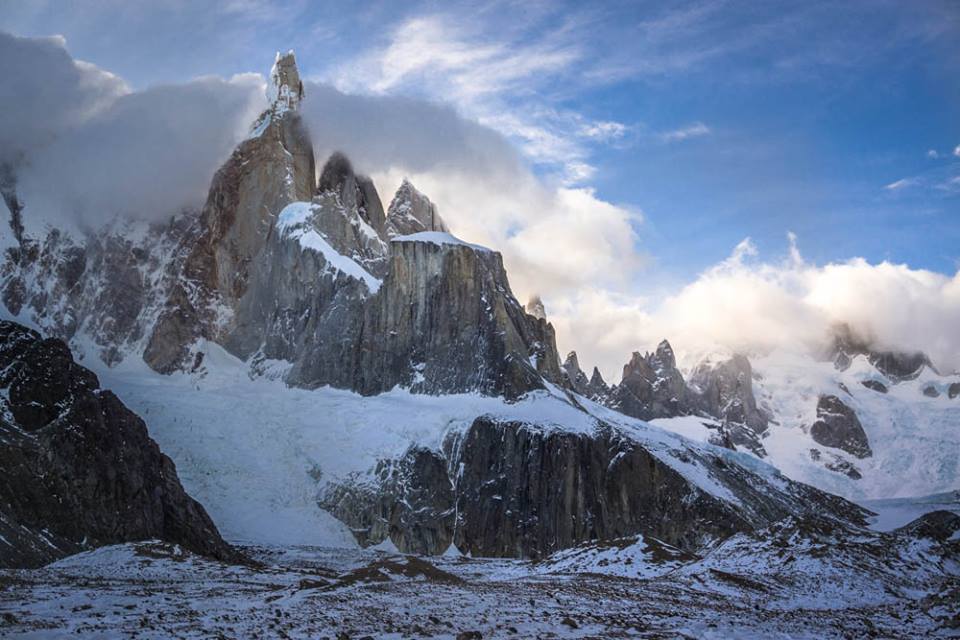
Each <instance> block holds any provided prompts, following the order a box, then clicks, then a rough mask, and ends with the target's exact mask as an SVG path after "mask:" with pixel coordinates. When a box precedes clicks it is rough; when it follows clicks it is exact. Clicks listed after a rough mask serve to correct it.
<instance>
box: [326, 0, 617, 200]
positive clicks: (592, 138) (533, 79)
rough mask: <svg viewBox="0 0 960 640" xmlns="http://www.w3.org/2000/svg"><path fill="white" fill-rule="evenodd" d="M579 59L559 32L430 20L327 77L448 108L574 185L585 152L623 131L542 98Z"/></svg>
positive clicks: (584, 168) (585, 164) (586, 170)
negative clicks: (507, 140) (522, 31)
mask: <svg viewBox="0 0 960 640" xmlns="http://www.w3.org/2000/svg"><path fill="white" fill-rule="evenodd" d="M582 57H583V56H582V52H581V48H580V45H579V43H578V40H576V39H575V38H572V37H571V34H570V33H569V32H568V31H567V30H564V29H556V30H553V31H550V30H543V31H541V32H538V33H536V34H535V35H534V36H531V35H530V34H518V33H516V32H514V31H510V30H507V31H501V32H499V33H497V35H495V36H491V35H490V33H489V31H486V32H483V31H482V30H481V29H480V28H479V26H478V27H477V28H471V27H468V26H465V25H464V23H463V21H462V20H455V19H452V18H449V17H447V16H444V15H441V14H434V15H426V16H420V17H416V18H411V19H407V20H405V21H403V22H401V23H400V24H399V25H398V26H397V27H396V28H394V29H393V30H392V31H390V32H389V35H388V40H387V43H386V44H385V45H384V46H383V47H380V48H377V49H374V50H371V51H367V52H364V53H362V54H361V55H360V56H358V57H357V58H355V59H354V60H351V61H348V62H346V63H343V64H340V65H339V66H337V67H336V68H335V69H333V70H332V71H331V72H330V74H329V75H330V79H331V81H332V82H333V84H334V85H335V86H336V87H337V88H339V89H341V90H343V91H346V92H354V93H357V92H373V93H375V94H381V95H384V94H404V93H406V94H414V95H423V96H426V97H428V98H430V99H432V100H438V101H441V102H444V103H448V104H452V105H454V106H455V108H456V109H457V110H458V111H459V112H460V113H462V114H464V115H465V116H467V117H469V118H472V119H475V120H476V121H478V122H480V123H482V124H484V125H487V126H489V127H491V128H493V129H495V130H497V131H498V132H500V133H502V134H503V135H505V136H507V137H508V138H510V139H511V140H512V141H514V142H515V143H516V144H518V145H519V147H520V149H521V150H522V151H523V153H524V155H525V156H526V157H527V158H528V159H529V160H530V161H532V162H534V163H536V164H539V165H545V166H546V167H547V169H548V170H552V171H551V172H552V173H553V174H554V175H555V176H556V177H557V178H559V179H560V180H562V181H563V182H564V183H566V184H569V185H573V184H578V183H582V182H583V181H584V180H586V179H588V178H589V177H590V176H591V175H593V172H594V169H593V167H592V166H591V164H590V162H589V155H590V149H589V144H601V143H608V142H611V141H614V140H617V139H620V138H622V137H623V136H624V134H625V133H626V131H627V127H626V125H623V124H622V123H618V122H613V121H609V120H593V119H590V118H587V117H585V116H584V115H582V114H580V113H577V112H574V111H570V110H565V111H560V110H557V109H554V108H552V107H550V106H548V105H549V104H550V101H549V100H548V99H547V98H545V97H544V94H547V93H550V92H554V91H556V86H557V84H558V80H559V81H560V83H559V84H566V83H570V82H573V81H574V79H575V78H576V68H577V66H578V65H579V64H581V63H582Z"/></svg>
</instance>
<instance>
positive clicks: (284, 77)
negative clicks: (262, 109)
mask: <svg viewBox="0 0 960 640" xmlns="http://www.w3.org/2000/svg"><path fill="white" fill-rule="evenodd" d="M267 99H268V100H269V101H270V104H271V106H272V107H273V108H274V111H276V112H278V113H282V112H283V111H287V110H289V109H296V108H297V107H299V106H300V101H301V100H302V99H303V81H301V80H300V72H299V71H298V70H297V59H296V58H295V57H294V55H293V50H292V49H291V50H290V51H287V52H286V53H284V54H281V53H280V52H279V51H277V57H276V59H275V60H274V63H273V68H272V69H270V84H269V85H268V86H267Z"/></svg>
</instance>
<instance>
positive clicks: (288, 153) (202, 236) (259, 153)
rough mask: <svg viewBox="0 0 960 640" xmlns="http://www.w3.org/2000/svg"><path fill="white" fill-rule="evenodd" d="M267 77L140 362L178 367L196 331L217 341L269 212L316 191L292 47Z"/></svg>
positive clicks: (242, 289) (270, 222) (259, 247)
mask: <svg viewBox="0 0 960 640" xmlns="http://www.w3.org/2000/svg"><path fill="white" fill-rule="evenodd" d="M270 80H271V82H270V86H269V87H268V90H267V97H268V98H270V100H271V102H270V105H269V106H268V107H267V109H266V110H265V111H264V112H263V113H262V114H261V115H260V117H259V118H258V119H257V121H256V122H255V123H254V126H253V129H252V131H251V134H250V137H249V138H247V139H246V140H244V141H243V142H242V143H240V145H239V146H238V147H237V148H236V149H235V150H234V152H233V155H231V156H230V159H228V160H227V161H226V163H224V165H223V166H222V167H220V170H219V171H217V173H216V175H215V176H214V178H213V182H212V184H211V185H210V192H209V195H208V196H207V202H206V204H205V205H204V207H203V211H202V212H201V216H200V226H199V229H198V230H197V234H198V237H197V238H196V241H195V243H194V245H193V248H192V250H191V251H190V253H189V255H188V257H187V259H186V261H185V263H184V266H183V274H182V277H181V282H180V283H178V284H177V285H176V286H174V287H173V289H172V291H171V293H170V295H169V298H168V300H167V303H166V305H165V307H164V311H163V312H162V314H161V316H160V318H159V319H158V321H157V323H156V325H155V326H154V329H153V333H152V335H151V336H150V339H149V342H148V344H147V347H146V350H145V351H144V356H143V357H144V360H145V361H146V362H147V364H149V365H150V366H151V367H152V368H153V369H155V370H157V371H160V372H162V373H167V372H171V371H174V370H177V369H180V368H184V367H185V366H186V365H187V364H188V363H189V361H190V359H191V358H192V357H193V356H191V353H190V345H191V344H192V343H193V342H194V341H195V340H196V339H197V338H206V339H210V340H216V341H220V340H219V339H220V338H221V337H222V335H223V334H224V333H225V332H226V331H228V330H229V324H230V320H231V318H233V317H234V315H235V311H236V307H237V303H238V301H239V300H240V299H241V298H242V297H243V295H244V294H245V293H246V291H247V288H248V286H249V282H250V278H251V265H252V264H253V263H254V261H255V260H256V258H257V256H259V254H260V253H261V251H263V248H264V246H265V245H266V242H267V238H268V237H269V235H270V233H271V232H272V230H273V228H274V223H275V219H274V218H275V216H276V215H277V214H278V213H279V212H280V211H281V210H282V209H283V208H284V207H285V206H286V205H288V204H290V203H291V202H296V201H300V200H309V199H310V198H311V197H312V196H313V193H314V191H315V186H316V182H315V180H316V177H315V176H316V169H315V167H314V159H313V145H312V143H311V141H310V135H309V133H308V132H307V129H306V127H305V126H304V124H303V122H302V120H301V118H300V114H299V112H298V107H299V105H300V100H301V99H302V98H303V85H302V83H301V81H300V74H299V73H298V71H297V65H296V60H295V58H294V55H293V52H292V51H290V52H288V53H286V54H284V55H280V54H279V53H278V54H277V58H276V62H275V63H274V66H273V69H272V71H271V73H270Z"/></svg>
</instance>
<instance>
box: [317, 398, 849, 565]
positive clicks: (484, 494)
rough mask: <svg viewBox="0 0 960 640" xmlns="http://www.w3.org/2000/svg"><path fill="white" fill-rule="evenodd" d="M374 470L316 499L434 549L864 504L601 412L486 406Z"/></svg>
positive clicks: (703, 534) (732, 525) (537, 543)
mask: <svg viewBox="0 0 960 640" xmlns="http://www.w3.org/2000/svg"><path fill="white" fill-rule="evenodd" d="M664 456H667V458H666V460H670V461H671V462H670V463H668V462H665V461H664V460H665V458H664ZM438 458H439V459H442V460H443V461H444V463H445V466H444V468H445V469H446V472H445V473H439V470H440V469H441V464H440V463H439V462H438ZM674 465H677V466H674ZM411 467H412V468H411ZM691 467H699V468H700V469H701V470H702V471H700V472H699V473H703V474H705V475H707V476H709V477H711V478H713V479H715V480H716V481H717V482H718V483H720V485H721V486H723V487H724V491H728V492H729V497H728V498H719V497H716V496H714V495H712V494H711V493H708V492H706V491H704V490H702V489H701V488H699V487H698V486H697V485H695V484H694V483H692V482H691V481H690V480H689V479H687V477H686V476H684V475H683V474H682V473H680V472H679V471H678V470H677V468H691ZM395 469H403V471H402V472H399V473H398V472H396V471H394V470H395ZM385 470H390V471H389V472H385ZM398 477H402V478H403V479H404V480H403V481H402V482H397V481H396V478H398ZM371 478H372V480H370V481H360V480H359V479H356V478H355V479H353V480H352V481H350V482H347V483H345V484H341V485H335V486H334V487H332V488H331V489H330V490H329V491H328V492H327V494H326V495H325V496H324V498H323V499H322V501H321V505H322V506H324V507H325V508H328V509H330V510H331V512H332V513H334V515H336V516H337V517H339V518H341V519H342V520H344V521H345V522H347V523H348V524H349V525H350V526H351V528H352V529H353V531H354V534H355V535H356V537H357V540H358V541H359V542H360V543H361V544H363V545H371V544H378V543H380V542H382V541H383V540H385V539H387V538H388V537H389V539H390V540H391V541H392V542H393V543H394V544H396V545H397V547H398V548H399V549H400V550H401V551H405V552H406V551H412V550H418V551H422V550H426V551H427V552H429V553H433V554H439V553H443V552H444V551H445V550H446V548H447V546H448V544H449V540H453V543H454V544H455V545H456V546H457V548H458V549H459V550H460V551H461V552H463V553H469V554H472V555H475V556H501V557H526V558H540V557H543V556H545V555H547V554H549V553H551V552H553V551H556V550H558V549H563V548H567V547H571V546H574V545H576V544H578V543H580V542H584V541H588V540H596V539H601V540H609V539H614V538H619V537H623V536H627V535H634V534H637V533H642V534H643V535H645V536H650V537H654V538H656V539H658V540H662V541H664V542H666V543H668V544H671V545H674V546H677V547H679V548H681V549H684V550H696V549H699V548H701V547H702V546H703V545H705V544H707V543H708V542H710V541H712V540H716V539H719V538H725V537H728V536H730V535H732V534H734V533H737V532H743V531H753V530H755V529H757V528H760V527H763V526H766V525H768V524H770V523H772V522H775V521H777V520H779V519H782V518H784V517H787V516H788V515H799V514H804V513H813V512H819V513H825V514H827V516H828V517H829V518H837V519H839V520H843V521H853V522H860V523H862V522H863V520H862V518H863V515H864V512H863V511H862V510H861V509H859V507H856V506H854V505H852V504H851V503H848V502H846V501H844V500H842V499H839V498H836V497H834V496H830V495H828V494H824V493H821V492H819V491H816V490H814V489H812V488H810V487H807V486H805V485H800V484H797V483H792V482H790V481H788V480H783V482H784V483H785V484H784V486H785V487H786V489H777V488H774V487H773V486H772V485H771V484H770V483H769V482H768V481H767V480H766V479H764V478H762V477H760V476H757V475H755V474H753V473H751V472H749V471H747V470H746V469H744V468H743V467H740V466H739V465H735V464H728V463H726V462H725V461H724V460H723V459H722V458H721V457H718V456H715V455H705V454H704V453H702V452H700V451H695V450H692V449H682V450H671V451H668V452H661V453H659V454H655V453H653V452H652V451H651V450H650V449H648V448H646V447H645V446H644V445H643V444H642V443H640V442H638V441H636V440H633V439H631V438H629V437H627V436H625V435H624V434H622V433H620V432H619V431H618V430H616V429H614V428H613V427H610V426H609V425H604V424H602V423H601V424H598V427H597V430H596V431H595V432H594V433H590V434H587V433H573V432H564V431H553V430H544V429H542V428H539V427H537V426H535V425H528V424H522V423H517V422H500V421H496V420H493V419H490V418H486V417H481V418H478V419H477V420H476V421H474V423H473V424H472V425H471V426H470V427H469V428H468V429H466V430H465V431H463V432H456V433H453V434H451V435H450V436H448V437H447V438H446V440H445V442H444V445H443V453H442V458H440V456H439V454H437V453H427V452H422V451H416V452H414V453H410V452H408V453H407V454H406V455H405V456H404V457H403V458H402V459H401V460H399V461H396V462H393V463H387V462H382V463H380V465H378V467H377V469H376V470H375V471H374V473H373V474H372V476H371ZM382 496H390V498H388V499H387V500H386V502H384V501H383V499H382ZM398 503H402V504H398ZM398 513H399V515H398ZM414 514H416V515H414ZM404 515H407V516H412V517H408V520H407V522H408V523H409V524H398V523H401V522H402V521H403V519H404V518H403V517H404Z"/></svg>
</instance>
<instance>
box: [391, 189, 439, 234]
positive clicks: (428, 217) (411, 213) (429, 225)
mask: <svg viewBox="0 0 960 640" xmlns="http://www.w3.org/2000/svg"><path fill="white" fill-rule="evenodd" d="M421 231H443V232H448V231H450V229H449V228H447V225H446V223H444V221H443V218H441V217H440V214H439V213H438V212H437V206H436V205H435V204H433V203H432V202H430V198H428V197H427V196H425V195H423V194H422V193H420V192H419V191H417V188H416V187H414V186H413V184H411V182H410V181H409V180H407V179H406V178H404V179H403V182H402V183H401V184H400V188H399V189H397V193H396V195H394V196H393V200H392V201H391V202H390V206H389V207H388V208H387V235H389V236H390V237H391V238H393V237H396V236H408V235H411V234H414V233H419V232H421Z"/></svg>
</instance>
